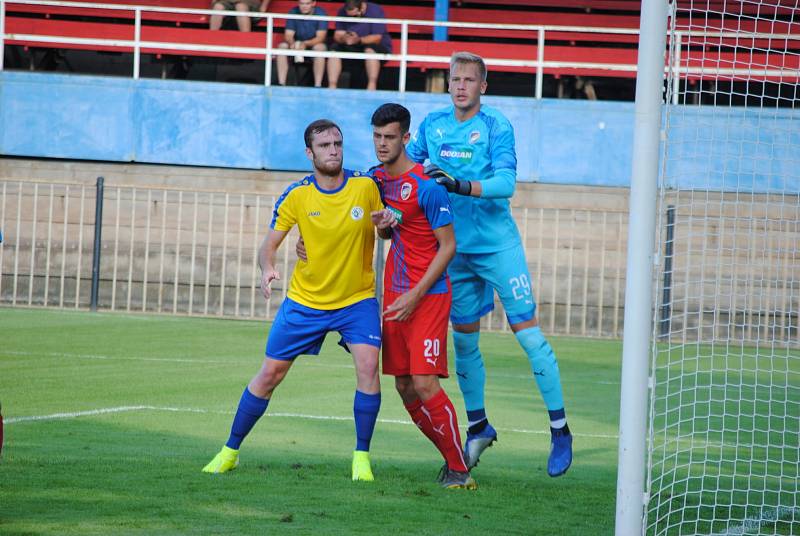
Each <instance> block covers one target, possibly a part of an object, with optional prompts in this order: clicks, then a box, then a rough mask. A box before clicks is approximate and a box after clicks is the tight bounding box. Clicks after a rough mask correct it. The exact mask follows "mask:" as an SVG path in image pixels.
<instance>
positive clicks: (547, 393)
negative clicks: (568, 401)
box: [515, 326, 564, 410]
mask: <svg viewBox="0 0 800 536" xmlns="http://www.w3.org/2000/svg"><path fill="white" fill-rule="evenodd" d="M515 335H516V336H517V340H518V341H519V344H520V345H521V346H522V349H523V350H525V353H526V354H528V360H529V361H530V362H531V370H533V376H534V378H535V379H536V384H537V385H538V386H539V392H541V393H542V398H543V399H544V405H545V406H547V409H548V410H557V409H563V408H564V396H563V394H562V393H561V373H560V372H559V370H558V362H557V361H556V356H555V354H554V353H553V349H552V348H551V347H550V343H549V342H547V339H545V338H544V335H543V334H542V330H541V329H540V328H539V326H535V327H532V328H526V329H523V330H521V331H518V332H517V333H515Z"/></svg>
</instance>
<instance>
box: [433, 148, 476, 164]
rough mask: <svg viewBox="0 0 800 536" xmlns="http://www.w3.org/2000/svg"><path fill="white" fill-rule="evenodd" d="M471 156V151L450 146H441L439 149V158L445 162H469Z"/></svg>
mask: <svg viewBox="0 0 800 536" xmlns="http://www.w3.org/2000/svg"><path fill="white" fill-rule="evenodd" d="M472 154H473V153H472V149H461V148H458V147H453V146H452V145H442V148H441V149H439V156H440V157H441V158H444V159H447V160H458V161H461V162H469V161H470V160H472Z"/></svg>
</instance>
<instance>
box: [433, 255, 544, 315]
mask: <svg viewBox="0 0 800 536" xmlns="http://www.w3.org/2000/svg"><path fill="white" fill-rule="evenodd" d="M447 275H449V276H450V282H451V283H452V285H453V305H452V308H451V309H450V320H451V321H452V322H453V324H471V323H472V322H477V321H478V320H480V318H481V317H482V316H483V315H485V314H486V313H489V312H491V311H492V310H494V291H497V295H498V296H500V302H501V303H502V304H503V308H504V309H505V311H506V318H507V319H508V323H509V324H518V323H519V322H525V321H526V320H530V319H531V318H533V317H534V316H535V315H536V300H535V299H534V297H533V289H532V288H531V275H530V272H529V271H528V263H527V262H526V261H525V252H524V251H523V249H522V246H521V245H518V246H514V247H513V248H510V249H506V250H503V251H497V252H494V253H456V255H455V257H453V260H452V261H450V265H449V266H448V267H447Z"/></svg>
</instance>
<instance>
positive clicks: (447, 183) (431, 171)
mask: <svg viewBox="0 0 800 536" xmlns="http://www.w3.org/2000/svg"><path fill="white" fill-rule="evenodd" d="M424 173H425V175H427V176H428V177H430V178H432V179H434V180H435V181H436V184H441V185H442V186H444V188H445V190H447V191H448V192H450V193H454V194H458V195H470V194H471V193H472V183H470V182H469V181H460V180H458V179H456V178H455V177H453V176H451V175H450V174H449V173H447V172H446V171H444V170H443V169H442V168H440V167H439V166H437V165H436V164H428V165H427V166H425V170H424Z"/></svg>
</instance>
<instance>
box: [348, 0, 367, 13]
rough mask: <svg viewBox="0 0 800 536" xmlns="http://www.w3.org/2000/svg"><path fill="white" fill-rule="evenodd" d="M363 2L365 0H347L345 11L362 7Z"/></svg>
mask: <svg viewBox="0 0 800 536" xmlns="http://www.w3.org/2000/svg"><path fill="white" fill-rule="evenodd" d="M363 3H364V0H345V2H344V9H345V11H350V10H351V9H360V8H361V4H363Z"/></svg>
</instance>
